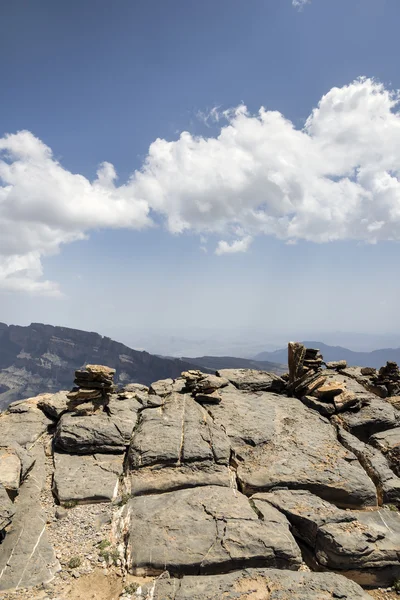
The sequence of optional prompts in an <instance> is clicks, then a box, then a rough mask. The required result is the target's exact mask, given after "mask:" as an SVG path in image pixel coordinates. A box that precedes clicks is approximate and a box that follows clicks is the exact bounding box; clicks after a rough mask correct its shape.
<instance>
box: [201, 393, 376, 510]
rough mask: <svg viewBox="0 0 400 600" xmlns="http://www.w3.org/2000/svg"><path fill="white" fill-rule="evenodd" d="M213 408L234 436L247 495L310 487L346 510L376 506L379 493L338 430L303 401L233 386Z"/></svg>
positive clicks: (230, 435)
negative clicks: (281, 488)
mask: <svg viewBox="0 0 400 600" xmlns="http://www.w3.org/2000/svg"><path fill="white" fill-rule="evenodd" d="M220 394H221V397H222V401H221V403H220V404H218V405H215V406H211V405H210V406H209V407H208V410H209V412H210V413H211V414H212V415H213V417H214V421H215V423H216V425H220V426H221V427H223V428H224V429H225V431H226V433H227V435H228V437H229V438H230V441H231V445H232V448H233V451H234V454H235V459H236V462H237V464H238V469H237V476H238V480H239V483H240V486H241V490H242V491H243V492H244V493H245V494H246V495H252V494H254V493H256V492H259V491H269V490H271V489H272V488H274V487H288V488H292V489H307V490H309V491H311V492H313V493H315V494H317V495H319V496H321V497H322V498H325V499H327V500H330V501H331V502H333V503H335V504H337V505H338V506H340V507H343V508H347V507H350V508H351V507H353V508H356V507H363V506H376V504H377V498H376V489H375V486H374V484H373V482H372V481H371V479H370V478H369V477H368V475H367V474H366V473H365V471H364V469H363V468H362V467H361V465H360V464H359V462H358V460H357V458H356V456H355V455H354V454H353V453H351V452H350V451H348V450H346V449H345V448H344V447H343V446H342V445H341V444H340V443H339V442H338V440H337V436H336V431H335V428H334V427H333V426H332V425H331V424H330V423H329V421H328V420H327V419H325V418H323V417H321V416H320V415H319V414H318V413H316V412H315V411H313V410H311V409H308V408H306V407H305V406H304V405H303V404H302V403H301V401H300V400H297V399H296V398H287V397H284V396H280V395H277V394H272V393H267V392H265V393H249V392H247V393H246V392H241V391H239V390H236V389H235V388H233V386H228V387H226V388H223V389H221V390H220Z"/></svg>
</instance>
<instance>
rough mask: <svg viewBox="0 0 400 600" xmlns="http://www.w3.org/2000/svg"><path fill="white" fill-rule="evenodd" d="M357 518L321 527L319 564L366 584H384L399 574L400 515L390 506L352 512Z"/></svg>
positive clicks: (317, 555)
mask: <svg viewBox="0 0 400 600" xmlns="http://www.w3.org/2000/svg"><path fill="white" fill-rule="evenodd" d="M353 515H354V516H356V517H357V520H355V521H352V522H350V523H329V524H327V525H324V526H323V527H321V528H320V529H319V532H318V537H317V544H316V548H315V554H316V557H317V560H318V562H319V564H321V565H323V566H324V567H327V568H329V569H332V570H338V571H342V572H343V573H344V574H345V575H346V577H350V578H351V579H353V580H354V581H357V583H359V584H361V585H365V586H371V587H374V586H379V587H382V586H383V587H385V586H389V585H392V583H393V581H395V580H398V579H399V577H400V562H399V556H400V514H399V513H398V512H395V511H391V510H389V509H385V508H382V509H379V510H377V511H371V512H369V511H353Z"/></svg>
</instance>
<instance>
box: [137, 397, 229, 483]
mask: <svg viewBox="0 0 400 600" xmlns="http://www.w3.org/2000/svg"><path fill="white" fill-rule="evenodd" d="M229 458H230V443H229V439H228V437H227V436H226V434H225V433H224V431H223V430H222V429H221V428H220V427H216V426H215V424H214V422H213V420H212V418H211V417H210V415H209V414H208V413H207V412H206V411H205V410H204V409H203V408H202V407H201V406H200V405H199V404H198V403H197V402H195V401H194V400H193V398H191V397H190V396H189V395H188V394H178V393H174V394H170V395H169V396H167V398H165V402H164V404H163V406H162V407H160V408H154V409H153V408H149V409H146V410H143V411H142V412H141V413H140V418H139V422H138V425H137V427H136V429H135V432H134V435H133V437H132V442H131V446H130V449H129V455H128V462H129V465H130V468H131V469H132V470H133V474H132V489H134V490H138V489H139V490H142V489H143V486H144V488H145V489H152V490H157V489H159V490H160V491H165V489H168V488H166V486H167V485H168V481H169V482H170V488H169V489H176V488H177V487H185V473H186V474H187V483H188V487H191V486H193V485H194V484H195V482H196V480H197V482H198V485H206V484H207V483H216V484H218V485H220V484H221V483H222V482H223V484H224V485H229V483H230V477H229V471H228V469H227V467H228V464H229ZM167 466H168V467H171V469H170V474H171V477H170V478H166V475H165V472H164V471H163V470H160V468H161V467H167ZM148 467H152V470H151V469H147V470H146V471H145V472H144V473H143V474H141V475H140V477H138V474H137V473H136V471H137V470H141V469H144V468H148ZM221 467H224V468H221ZM173 468H179V471H177V472H176V473H175V474H174V473H173ZM210 478H211V479H210ZM136 493H137V492H136ZM141 493H143V492H141Z"/></svg>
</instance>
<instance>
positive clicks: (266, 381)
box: [217, 369, 286, 392]
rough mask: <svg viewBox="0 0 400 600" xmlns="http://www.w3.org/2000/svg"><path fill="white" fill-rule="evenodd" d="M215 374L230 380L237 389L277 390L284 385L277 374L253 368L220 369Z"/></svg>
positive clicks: (281, 388)
mask: <svg viewBox="0 0 400 600" xmlns="http://www.w3.org/2000/svg"><path fill="white" fill-rule="evenodd" d="M217 375H218V377H223V378H224V379H227V380H228V381H230V383H232V384H233V385H234V386H235V387H236V388H237V389H238V390H248V391H253V392H255V391H264V392H269V391H274V392H277V391H280V390H283V389H284V388H285V385H286V384H285V382H284V381H283V379H281V378H280V377H278V375H275V374H274V373H268V372H267V371H257V370H255V369H221V370H220V371H217Z"/></svg>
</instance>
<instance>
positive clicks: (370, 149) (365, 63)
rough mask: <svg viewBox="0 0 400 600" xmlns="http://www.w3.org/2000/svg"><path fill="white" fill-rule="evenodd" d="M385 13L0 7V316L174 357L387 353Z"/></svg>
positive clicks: (393, 32) (392, 271)
mask: <svg viewBox="0 0 400 600" xmlns="http://www.w3.org/2000/svg"><path fill="white" fill-rule="evenodd" d="M399 19H400V4H399V2H398V0H311V1H308V2H304V1H302V0H248V1H247V2H245V1H244V0H217V1H215V0H202V2H195V1H194V0H146V1H145V0H141V1H139V0H117V1H116V2H113V3H111V2H109V1H106V0H69V1H68V2H54V1H53V0H36V2H32V1H30V0H13V2H3V3H1V5H0V50H1V56H2V60H1V61H0V92H1V93H0V321H3V322H6V323H9V324H10V323H15V324H21V325H26V324H29V323H30V322H46V323H51V324H53V325H63V326H68V327H74V328H80V329H85V330H90V331H98V332H99V333H101V334H104V335H109V336H110V337H113V338H114V339H117V340H120V341H123V342H125V343H127V344H128V345H130V346H132V347H135V348H138V347H140V348H145V349H148V350H150V351H153V352H157V351H158V352H160V353H171V354H186V355H190V354H198V353H206V352H211V351H213V352H215V353H227V352H230V353H232V352H233V351H235V352H236V353H241V354H247V355H250V354H251V353H252V352H253V351H254V352H255V351H256V349H257V350H258V351H261V350H262V349H270V348H273V347H278V346H279V345H281V343H282V342H283V340H286V339H288V338H289V339H295V338H298V339H310V338H314V339H315V338H316V337H318V339H321V340H322V341H325V342H327V343H330V342H331V341H335V342H336V343H338V344H341V345H347V346H349V347H353V348H354V349H358V348H360V347H361V346H362V348H363V349H364V348H367V347H369V346H370V347H379V346H382V345H397V346H400V321H399V309H398V307H399V304H400V302H399V301H400V278H399V276H398V275H399V268H398V263H399V240H400V180H399V178H400V116H399V112H398V109H399V104H398V102H399V98H400V96H399V92H398V90H399V89H400V71H399V69H398V41H397V39H398V23H399ZM360 340H364V341H363V342H362V341H360Z"/></svg>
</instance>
